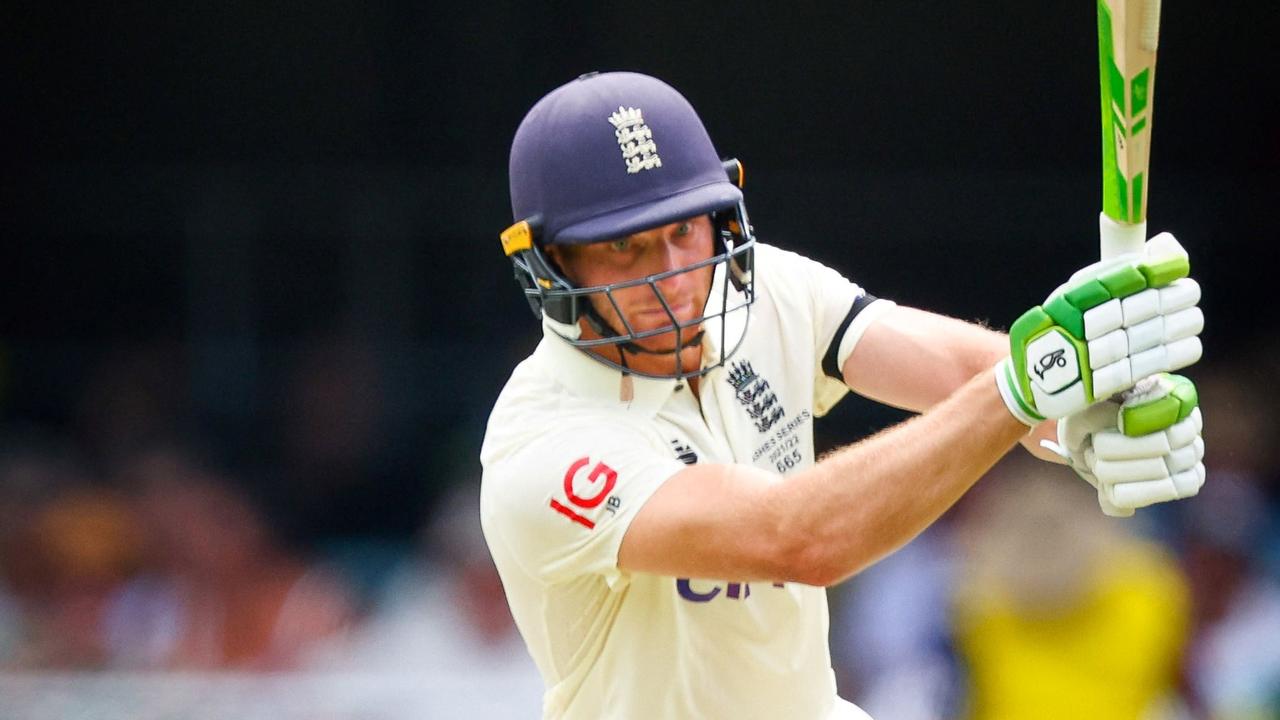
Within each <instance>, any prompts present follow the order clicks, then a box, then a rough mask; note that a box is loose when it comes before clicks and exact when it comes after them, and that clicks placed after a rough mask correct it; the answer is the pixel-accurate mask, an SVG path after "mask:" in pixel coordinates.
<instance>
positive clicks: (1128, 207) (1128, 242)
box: [1097, 0, 1160, 517]
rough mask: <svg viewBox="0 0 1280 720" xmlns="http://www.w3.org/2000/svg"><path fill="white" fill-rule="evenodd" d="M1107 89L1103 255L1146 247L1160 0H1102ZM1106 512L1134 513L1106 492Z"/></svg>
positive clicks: (1102, 500) (1101, 55) (1101, 64)
mask: <svg viewBox="0 0 1280 720" xmlns="http://www.w3.org/2000/svg"><path fill="white" fill-rule="evenodd" d="M1097 3H1098V79H1099V85H1100V87H1101V90H1102V212H1101V213H1100V214H1099V215H1098V229H1099V231H1100V237H1101V241H1102V242H1101V250H1102V259H1103V260H1107V259H1110V258H1114V257H1117V256H1120V255H1126V254H1129V253H1140V252H1142V246H1143V244H1145V243H1146V241H1147V188H1148V186H1149V183H1148V179H1149V176H1150V164H1151V118H1152V111H1153V109H1154V106H1153V100H1154V99H1155V95H1154V91H1155V87H1156V46H1157V45H1158V44H1159V42H1158V41H1159V36H1160V0H1097ZM1134 379H1135V380H1137V378H1134ZM1098 502H1099V504H1100V505H1101V507H1102V511H1103V513H1105V514H1106V515H1110V516H1112V517H1128V516H1131V515H1133V510H1130V509H1121V508H1117V507H1115V506H1113V505H1112V504H1111V503H1110V502H1109V501H1108V500H1107V499H1106V497H1105V496H1104V495H1103V494H1102V493H1101V491H1099V493H1098Z"/></svg>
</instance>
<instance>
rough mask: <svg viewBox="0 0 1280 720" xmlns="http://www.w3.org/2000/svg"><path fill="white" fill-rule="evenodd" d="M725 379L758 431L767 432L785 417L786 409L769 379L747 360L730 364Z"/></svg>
mask: <svg viewBox="0 0 1280 720" xmlns="http://www.w3.org/2000/svg"><path fill="white" fill-rule="evenodd" d="M727 381H728V383H729V385H730V386H731V387H732V388H733V394H734V397H736V398H738V402H739V403H740V404H741V405H742V407H743V408H744V409H745V410H746V411H747V415H749V416H750V417H751V421H752V422H753V423H755V426H756V430H757V431H758V432H768V431H769V428H771V427H773V425H774V423H776V422H778V421H779V420H781V419H782V418H784V417H786V415H787V411H786V410H784V409H783V408H782V404H781V403H779V402H778V396H777V395H776V394H775V393H774V392H773V390H772V389H771V388H770V387H769V381H768V380H766V379H764V378H763V377H761V376H760V374H759V373H757V372H756V371H755V368H753V367H751V363H750V362H748V361H747V360H739V361H737V362H735V363H733V365H732V366H730V368H729V377H728V378H727Z"/></svg>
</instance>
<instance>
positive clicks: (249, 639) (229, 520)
mask: <svg viewBox="0 0 1280 720" xmlns="http://www.w3.org/2000/svg"><path fill="white" fill-rule="evenodd" d="M126 483H127V485H128V486H129V487H130V488H131V489H132V491H133V494H134V498H135V505H136V508H137V513H138V516H139V518H140V521H141V523H142V527H143V528H144V529H145V531H146V532H147V549H148V553H149V558H148V560H149V572H145V573H141V574H139V575H138V576H136V577H134V578H132V579H131V580H130V581H129V582H128V583H127V584H126V585H125V586H123V587H122V588H121V589H120V591H119V593H118V595H117V596H116V598H115V602H114V605H113V607H112V609H111V612H110V615H109V617H108V627H107V634H108V637H109V639H110V643H111V650H112V653H113V656H114V657H115V658H116V660H117V663H118V664H119V665H121V666H125V667H135V668H168V669H176V668H189V669H199V668H241V669H258V670H266V669H285V668H289V667H293V666H294V665H296V663H297V662H298V659H299V657H300V656H301V655H302V654H303V653H304V652H305V650H306V649H307V648H308V647H309V646H310V645H311V644H313V643H317V642H319V641H321V640H323V639H326V638H329V637H332V636H333V635H335V634H340V633H342V632H344V631H345V630H346V629H347V627H348V625H349V623H350V621H351V607H350V599H349V594H348V592H347V589H346V587H345V585H344V584H343V583H342V582H341V581H340V579H339V576H338V575H337V574H335V573H331V572H328V571H327V570H325V569H323V568H319V567H309V566H308V565H307V564H306V563H304V562H303V561H302V560H301V559H300V558H297V557H294V556H293V555H291V554H290V553H288V552H286V551H285V550H284V549H282V548H281V547H280V546H279V545H278V544H277V543H276V541H275V538H274V537H273V535H272V533H271V531H270V528H269V526H268V525H267V524H266V522H265V521H264V518H263V517H262V515H261V514H260V513H259V511H258V510H257V508H255V507H254V505H253V504H252V503H251V502H250V501H249V499H248V498H247V497H245V496H244V495H243V494H242V493H239V492H237V491H236V489H235V487H234V485H233V484H232V483H231V482H230V481H228V480H227V479H225V478H223V477H221V476H219V475H217V474H215V473H213V472H212V471H210V470H208V469H205V468H201V467H199V466H198V465H197V464H195V463H194V462H193V461H192V460H191V459H190V458H187V457H186V456H184V455H183V454H182V453H180V452H177V451H173V450H160V449H156V450H151V451H147V452H143V453H140V454H139V455H138V456H137V457H136V458H135V459H134V461H133V462H132V463H130V464H129V466H128V467H127V469H126Z"/></svg>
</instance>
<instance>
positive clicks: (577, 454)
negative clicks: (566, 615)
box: [481, 418, 685, 587]
mask: <svg viewBox="0 0 1280 720" xmlns="http://www.w3.org/2000/svg"><path fill="white" fill-rule="evenodd" d="M646 437H647V436H646V435H645V434H643V433H642V432H640V431H639V429H638V428H633V427H630V426H628V425H626V424H623V423H621V422H619V421H617V420H612V419H610V418H601V419H600V421H599V422H596V423H590V424H587V423H581V422H579V423H575V427H574V428H573V429H572V430H559V431H556V432H554V433H551V434H548V435H543V436H539V437H538V438H536V439H534V440H533V441H531V442H529V443H527V444H526V445H524V446H523V447H521V448H520V449H518V450H516V451H515V452H513V453H511V454H510V455H508V456H507V457H505V458H502V459H500V460H498V461H497V462H495V463H494V464H493V465H492V466H491V467H486V468H485V472H484V478H483V481H482V487H481V497H482V507H481V512H482V514H483V515H485V517H484V520H485V523H484V524H485V526H486V528H487V530H486V532H488V533H490V534H494V535H496V536H497V538H498V539H499V541H500V542H502V543H503V544H504V545H505V546H506V547H505V549H506V551H507V552H508V553H509V554H510V555H511V556H512V557H513V558H514V559H515V560H516V562H517V563H518V564H519V565H520V566H521V567H522V569H523V570H524V571H525V572H526V573H527V574H528V575H530V576H531V577H535V578H537V579H538V580H540V581H542V582H546V583H557V582H564V581H567V580H571V579H573V578H575V577H579V576H583V575H599V576H602V577H603V578H604V579H605V580H606V581H607V582H608V583H609V585H610V587H614V586H615V585H616V583H617V582H618V580H619V579H620V578H621V577H622V573H621V572H620V571H619V570H618V549H619V548H620V547H621V546H622V539H623V536H624V535H625V534H626V532H627V528H629V527H630V526H631V521H632V520H633V519H634V518H635V516H636V514H637V513H639V511H640V508H641V507H643V506H644V504H645V502H647V501H648V499H649V497H650V496H652V495H653V493H654V492H655V491H656V490H657V489H658V488H659V487H660V486H661V485H662V483H663V482H665V481H666V480H667V478H669V477H671V476H672V475H674V474H676V473H677V472H679V471H680V470H682V469H683V468H684V467H685V465H684V464H683V463H681V462H680V461H679V460H677V459H676V458H674V457H672V456H671V455H670V453H669V451H668V452H666V453H663V452H661V451H660V450H658V449H657V448H655V447H654V446H652V445H651V444H650V443H649V442H647V440H646Z"/></svg>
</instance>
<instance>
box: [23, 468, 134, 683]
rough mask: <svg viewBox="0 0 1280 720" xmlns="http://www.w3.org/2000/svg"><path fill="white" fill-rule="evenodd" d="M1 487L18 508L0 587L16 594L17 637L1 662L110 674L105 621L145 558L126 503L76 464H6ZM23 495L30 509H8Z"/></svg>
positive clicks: (27, 507) (24, 504)
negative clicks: (124, 584) (113, 601)
mask: <svg viewBox="0 0 1280 720" xmlns="http://www.w3.org/2000/svg"><path fill="white" fill-rule="evenodd" d="M32 483H40V484H42V487H39V488H36V487H33V486H32ZM46 483H47V484H46ZM0 486H2V487H3V488H4V491H3V494H4V500H5V501H6V502H4V503H0V506H6V507H9V508H10V511H8V512H5V513H3V514H4V515H5V517H4V518H3V520H4V524H3V526H2V527H3V528H4V530H3V534H0V562H2V565H0V568H2V569H3V577H4V578H5V583H3V585H0V587H3V586H6V585H7V587H8V589H9V592H11V593H12V595H11V597H10V599H8V600H7V601H6V602H5V603H4V605H5V606H7V610H8V612H7V613H5V614H6V615H7V618H8V619H7V622H6V623H5V624H6V625H8V627H9V630H8V631H7V633H6V634H8V635H9V636H10V637H9V640H8V642H7V645H8V648H7V652H6V654H5V656H0V662H2V664H4V665H7V666H9V667H16V668H29V669H34V668H62V669H65V668H90V669H92V668H101V667H105V666H106V665H107V664H108V663H109V660H110V651H109V649H108V648H107V647H106V643H105V639H104V637H103V634H102V632H101V628H102V623H103V618H104V616H105V614H106V613H107V612H108V608H109V606H110V602H111V596H112V593H113V592H114V591H115V589H116V588H117V587H118V586H119V584H120V583H121V582H123V581H124V580H125V579H126V578H127V577H129V575H131V574H132V573H133V572H135V571H136V570H137V568H138V566H139V564H140V562H141V560H142V546H143V542H144V539H143V537H142V535H141V533H140V532H139V531H138V528H137V524H136V523H135V522H134V518H133V517H132V515H131V513H130V508H129V506H128V504H127V503H126V502H125V501H124V499H123V498H121V497H119V496H117V495H116V494H115V493H113V492H111V491H108V490H105V489H103V488H101V487H97V486H96V485H94V484H92V483H91V482H89V481H88V479H87V478H86V477H85V476H84V475H83V474H82V473H81V472H80V471H79V470H77V469H76V468H75V467H74V466H73V465H71V464H69V463H67V462H65V461H60V460H51V459H47V458H39V457H27V458H24V459H21V460H17V461H15V462H11V463H9V464H7V466H6V467H5V469H4V472H3V478H2V479H0ZM23 495H25V497H24V498H23V500H25V502H24V503H23V504H19V505H10V504H9V503H10V502H12V501H14V500H17V499H19V497H21V496H23ZM15 510H16V511H15ZM0 612H3V610H0Z"/></svg>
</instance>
